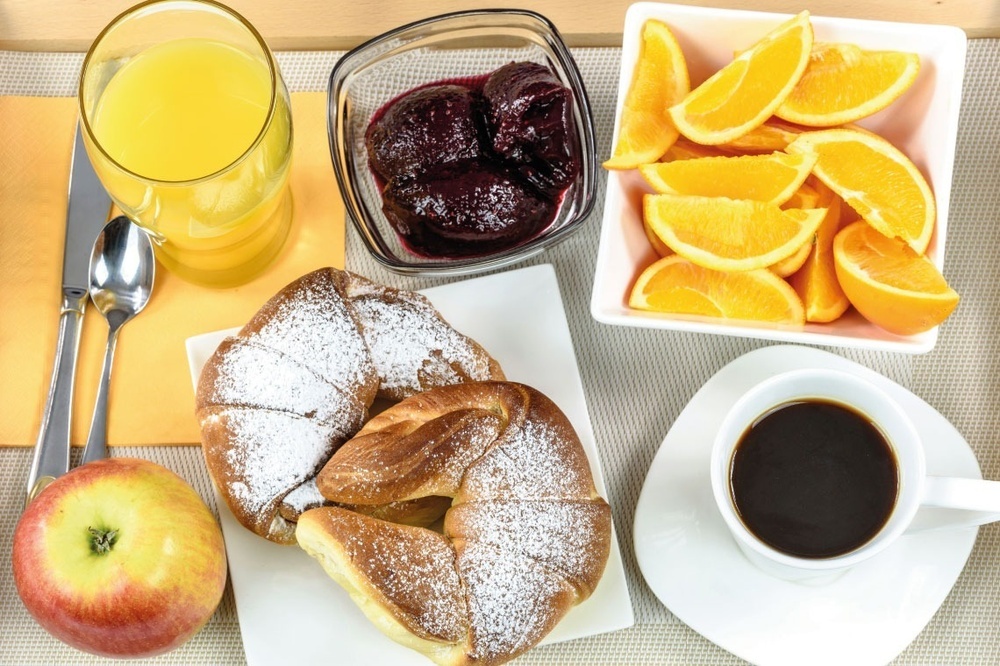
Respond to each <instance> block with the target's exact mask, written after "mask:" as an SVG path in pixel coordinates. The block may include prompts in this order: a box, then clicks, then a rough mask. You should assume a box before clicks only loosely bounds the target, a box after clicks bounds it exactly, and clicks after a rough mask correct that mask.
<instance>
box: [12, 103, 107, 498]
mask: <svg viewBox="0 0 1000 666" xmlns="http://www.w3.org/2000/svg"><path fill="white" fill-rule="evenodd" d="M110 210H111V198H110V197H109V196H108V193H107V191H105V189H104V186H103V185H101V181H99V180H98V179H97V174H96V173H94V168H93V166H91V164H90V159H89V158H88V157H87V151H86V148H85V147H84V144H83V134H82V132H81V127H80V125H79V123H78V124H77V128H76V142H75V143H74V146H73V166H72V170H71V172H70V185H69V207H68V210H67V214H66V242H65V246H64V249H63V274H62V307H61V309H60V313H59V338H58V341H57V343H56V358H55V364H54V365H53V367H52V379H51V383H50V384H49V394H48V398H47V399H46V401H45V411H44V412H43V414H42V426H41V429H40V430H39V432H38V441H37V442H36V443H35V455H34V458H33V460H32V462H31V472H30V473H29V475H28V498H27V502H30V501H31V500H32V499H34V498H35V496H37V495H38V493H40V492H41V491H42V489H44V488H45V486H47V485H49V484H50V483H52V481H54V480H55V479H56V477H58V476H60V475H62V474H65V473H66V472H67V471H69V449H70V444H69V436H70V423H71V416H72V407H73V379H74V376H75V375H76V357H77V352H78V351H79V349H80V329H81V328H82V326H83V315H84V312H85V310H86V306H87V297H88V287H89V285H90V274H89V267H90V254H91V252H92V250H93V248H94V241H95V240H97V235H98V234H99V233H100V232H101V229H102V228H103V227H104V224H105V223H106V222H107V221H108V214H109V213H110Z"/></svg>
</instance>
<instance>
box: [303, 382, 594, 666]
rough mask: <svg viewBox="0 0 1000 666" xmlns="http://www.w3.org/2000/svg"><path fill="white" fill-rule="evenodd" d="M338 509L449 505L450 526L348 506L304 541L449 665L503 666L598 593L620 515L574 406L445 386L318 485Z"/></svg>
mask: <svg viewBox="0 0 1000 666" xmlns="http://www.w3.org/2000/svg"><path fill="white" fill-rule="evenodd" d="M317 486H318V488H319V490H320V492H321V493H322V494H323V495H324V496H325V497H327V498H329V499H331V500H334V501H335V502H342V503H345V504H353V505H357V506H365V505H369V506H375V505H382V504H385V503H387V502H393V501H417V500H419V499H420V498H426V497H450V498H452V503H451V506H450V507H448V508H447V511H446V513H445V514H444V520H443V524H442V526H441V530H440V532H439V531H434V530H431V529H427V528H421V527H412V526H406V525H398V524H394V523H392V522H388V521H385V520H380V519H377V518H373V517H371V516H368V515H362V514H359V513H356V512H354V511H350V510H348V509H345V508H342V507H335V506H334V507H321V508H315V509H311V510H309V511H306V512H305V513H303V514H302V515H301V516H300V518H299V521H298V525H297V527H296V536H297V540H298V544H299V546H300V547H302V548H303V549H304V550H305V551H306V552H308V553H309V554H310V555H312V556H313V557H315V558H316V559H318V560H319V562H320V563H321V565H322V566H323V568H324V569H325V570H326V572H327V573H328V574H329V575H330V576H331V577H332V578H333V579H334V580H336V581H337V582H338V583H340V584H341V585H342V586H343V587H344V588H345V589H346V590H347V591H348V593H349V594H350V595H351V597H352V598H353V599H354V601H355V602H356V603H357V604H358V606H359V607H360V608H361V610H362V611H363V612H364V613H365V614H366V615H367V616H368V617H369V619H370V620H372V621H373V623H374V624H375V625H376V626H377V627H378V628H379V629H380V630H382V631H383V632H384V633H386V634H387V635H388V636H389V637H390V638H392V639H394V640H396V641H398V642H400V643H402V644H403V645H407V646H409V647H411V648H413V649H416V650H418V651H420V652H422V653H424V654H425V655H427V656H428V657H430V658H431V659H432V660H433V661H435V662H437V663H439V664H452V665H457V664H500V663H503V662H506V661H508V660H510V659H513V658H514V657H516V656H517V655H519V654H522V653H523V652H525V651H526V650H528V649H530V648H531V647H533V646H534V645H536V644H537V643H538V642H539V641H540V640H541V639H542V638H544V637H545V636H546V635H547V634H548V633H549V632H550V631H551V630H552V628H553V627H555V626H556V624H557V623H558V622H559V621H560V620H561V619H562V617H563V616H564V615H565V614H566V612H567V611H568V610H569V609H570V608H572V607H573V606H574V605H576V604H578V603H580V602H581V601H583V600H584V599H586V598H588V597H589V596H590V594H591V593H592V592H593V590H594V588H595V587H596V586H597V584H598V581H599V580H600V578H601V576H602V574H603V572H604V568H605V565H606V564H607V560H608V555H609V552H610V547H611V510H610V507H609V506H608V504H607V502H605V501H604V500H603V499H602V498H601V497H599V496H598V494H597V491H596V490H595V488H594V480H593V476H592V474H591V471H590V466H589V462H588V460H587V456H586V454H585V452H584V450H583V447H582V446H581V444H580V440H579V438H578V437H577V434H576V432H575V431H574V430H573V427H572V425H571V424H570V422H569V420H568V419H567V418H566V416H565V415H564V414H563V412H562V411H561V410H559V408H558V407H557V406H556V405H555V404H554V403H553V402H552V401H551V400H550V399H549V398H547V397H546V396H545V395H543V394H542V393H540V392H539V391H537V390H535V389H533V388H530V387H528V386H525V385H522V384H516V383H510V382H475V383H467V384H460V385H453V386H446V387H441V388H436V389H433V390H430V391H427V392H424V393H421V394H418V395H415V396H413V397H411V398H408V399H406V400H403V401H402V402H400V403H398V404H397V405H395V406H393V407H391V408H389V409H388V410H386V411H384V412H382V413H381V414H379V415H378V416H376V417H374V418H373V419H372V420H371V421H369V422H368V423H367V424H366V425H365V427H364V428H362V430H361V431H360V432H359V433H358V434H357V435H355V437H354V438H353V439H351V440H350V441H348V442H346V443H345V444H344V445H343V446H342V447H341V448H340V449H339V450H338V451H337V452H336V453H335V454H334V455H333V456H332V457H331V458H330V460H329V462H327V464H326V465H325V466H324V468H323V470H322V471H321V472H320V473H319V475H318V477H317Z"/></svg>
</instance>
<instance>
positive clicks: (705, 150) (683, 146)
mask: <svg viewBox="0 0 1000 666" xmlns="http://www.w3.org/2000/svg"><path fill="white" fill-rule="evenodd" d="M726 154H727V153H726V152H725V151H723V150H720V149H719V148H717V147H715V146H703V145H701V144H700V143H692V142H690V141H687V140H685V139H678V140H677V141H675V142H674V145H672V146H670V147H669V148H667V152H665V153H663V156H662V157H661V158H660V161H661V162H673V161H674V160H693V159H697V158H699V157H719V156H722V155H726Z"/></svg>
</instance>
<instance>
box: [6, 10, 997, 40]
mask: <svg viewBox="0 0 1000 666" xmlns="http://www.w3.org/2000/svg"><path fill="white" fill-rule="evenodd" d="M133 4H135V3H134V0H0V49H16V50H28V51H42V50H58V51H85V50H86V49H87V47H88V46H89V44H90V41H91V40H92V39H93V38H94V36H96V35H97V33H98V32H99V31H100V30H101V28H103V27H104V26H105V25H107V23H108V22H109V21H110V20H111V19H112V18H114V17H115V16H116V15H117V14H118V13H120V12H121V11H123V10H124V9H126V8H128V7H130V6H131V5H133ZM226 4H229V5H230V6H232V7H233V8H235V9H236V10H237V11H239V12H241V13H243V14H244V15H245V16H246V17H247V18H248V19H250V21H251V22H252V23H253V24H254V25H256V26H257V27H258V28H259V29H260V31H261V32H262V33H263V34H264V35H265V36H266V37H267V39H268V42H269V43H270V44H271V46H272V48H274V49H278V50H290V49H346V48H350V47H352V46H354V45H356V44H358V43H359V42H361V41H362V40H363V39H364V38H366V37H368V36H371V35H377V34H379V33H381V32H383V31H385V30H388V29H389V28H393V27H395V26H397V25H401V24H403V23H407V22H409V21H413V20H416V19H420V18H424V17H426V16H430V15H433V14H437V13H442V12H447V11H455V10H459V9H473V8H485V7H497V6H503V7H517V8H526V9H535V10H536V11H540V12H542V13H544V14H545V15H546V16H548V17H549V18H550V19H552V20H553V21H554V22H555V24H556V25H557V26H559V29H560V31H561V32H562V33H563V34H564V36H565V37H566V38H567V41H568V42H569V43H570V45H572V46H614V45H617V44H620V43H621V31H622V22H623V20H624V16H625V9H626V8H627V7H628V6H629V5H630V4H632V3H631V0H600V1H599V2H598V1H595V0H590V1H587V0H584V2H580V0H546V1H545V2H539V1H538V0H505V1H504V2H496V1H495V0H463V2H445V1H435V0H432V1H431V2H426V3H424V2H410V1H409V0H355V1H354V2H329V0H282V1H281V2H273V1H271V0H227V2H226ZM676 4H682V5H704V6H709V7H727V8H746V7H748V6H749V7H752V8H753V9H759V10H763V11H777V12H791V13H795V12H798V11H800V10H802V9H803V8H808V9H809V10H810V11H811V12H812V13H813V14H816V15H817V16H848V17H856V18H870V19H880V20H896V21H899V20H906V21H912V22H915V23H941V24H946V25H957V26H959V27H961V28H963V29H965V30H966V31H967V33H968V34H969V36H970V37H1000V3H997V2H993V1H991V0H948V1H947V2H943V1H942V0H880V1H879V2H871V1H870V0H812V2H809V3H807V4H803V3H801V2H792V1H790V0H755V2H753V3H747V2H738V1H736V0H728V1H727V0H695V1H691V0H681V1H679V2H677V3H676Z"/></svg>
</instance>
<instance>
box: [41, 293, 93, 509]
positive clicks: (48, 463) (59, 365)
mask: <svg viewBox="0 0 1000 666" xmlns="http://www.w3.org/2000/svg"><path fill="white" fill-rule="evenodd" d="M86 306H87V292H86V290H83V289H67V290H65V291H64V293H63V299H62V310H61V312H60V313H59V339H58V341H57V343H56V360H55V365H54V366H53V367H52V381H51V383H50V384H49V395H48V398H47V399H46V401H45V411H44V413H43V414H42V427H41V430H39V432H38V441H37V442H36V443H35V456H34V458H33V459H32V461H31V472H30V473H29V475H28V499H27V502H30V501H31V500H33V499H34V498H35V497H36V496H37V495H38V493H40V492H41V491H42V489H43V488H45V486H47V485H49V484H50V483H52V482H53V481H54V480H55V479H56V477H59V476H61V475H63V474H65V473H66V472H68V471H69V435H70V420H71V416H72V411H73V378H74V376H75V375H76V357H77V353H78V352H79V350H80V329H81V328H82V326H83V312H84V308H85V307H86ZM27 502H26V503H27Z"/></svg>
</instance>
